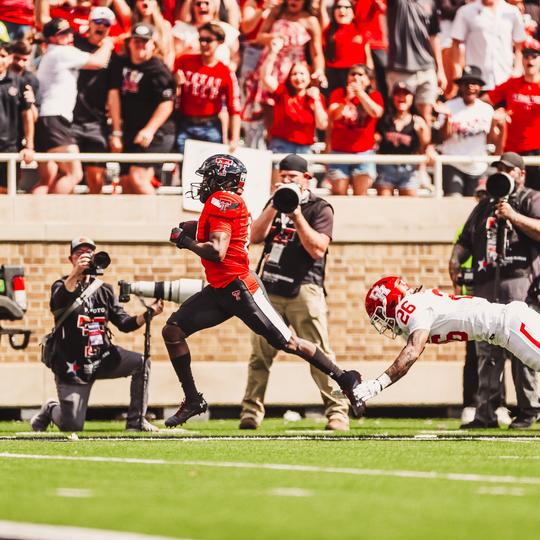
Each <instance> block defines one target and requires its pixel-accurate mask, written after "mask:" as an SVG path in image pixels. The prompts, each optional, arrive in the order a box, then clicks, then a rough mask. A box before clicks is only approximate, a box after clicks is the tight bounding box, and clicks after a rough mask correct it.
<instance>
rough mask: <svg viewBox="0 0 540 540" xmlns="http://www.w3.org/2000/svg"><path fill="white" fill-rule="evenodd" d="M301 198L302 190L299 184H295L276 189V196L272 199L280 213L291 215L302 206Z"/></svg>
mask: <svg viewBox="0 0 540 540" xmlns="http://www.w3.org/2000/svg"><path fill="white" fill-rule="evenodd" d="M301 196H302V190H301V188H300V186H299V185H298V184H295V183H294V182H292V183H290V184H283V185H282V186H279V187H278V188H277V189H276V191H275V193H274V196H273V197H272V204H273V205H274V208H275V209H276V210H277V211H278V212H282V213H283V214H290V213H291V212H294V211H295V210H296V208H297V207H298V205H299V204H300V198H301Z"/></svg>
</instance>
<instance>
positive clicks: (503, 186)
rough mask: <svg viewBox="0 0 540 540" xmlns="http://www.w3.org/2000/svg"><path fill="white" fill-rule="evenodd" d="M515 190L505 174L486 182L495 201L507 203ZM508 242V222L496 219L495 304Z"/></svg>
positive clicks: (492, 176) (500, 173)
mask: <svg viewBox="0 0 540 540" xmlns="http://www.w3.org/2000/svg"><path fill="white" fill-rule="evenodd" d="M514 189H515V183H514V179H513V178H512V177H511V176H510V175H509V174H508V173H505V172H497V173H495V174H492V175H491V176H489V177H488V179H487V182H486V190H487V192H488V193H489V194H490V195H491V196H492V197H493V198H494V199H495V200H496V201H507V200H508V197H509V196H510V194H511V193H512V192H513V191H514ZM507 241H508V222H507V221H506V219H504V218H498V219H497V238H496V244H495V251H496V253H497V259H496V261H495V282H494V287H495V291H494V293H495V302H499V300H500V298H499V296H500V288H501V265H502V264H503V262H504V260H505V259H506V248H507Z"/></svg>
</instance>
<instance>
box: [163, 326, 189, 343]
mask: <svg viewBox="0 0 540 540" xmlns="http://www.w3.org/2000/svg"><path fill="white" fill-rule="evenodd" d="M161 335H162V336H163V340H164V341H165V343H171V344H174V343H179V342H180V341H182V340H183V339H184V333H183V332H182V330H181V329H180V327H178V326H176V325H175V324H166V325H165V326H164V327H163V330H162V331H161Z"/></svg>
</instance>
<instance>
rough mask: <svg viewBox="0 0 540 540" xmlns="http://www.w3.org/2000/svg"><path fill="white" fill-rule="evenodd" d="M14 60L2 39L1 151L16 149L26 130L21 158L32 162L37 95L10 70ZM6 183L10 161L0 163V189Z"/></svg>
mask: <svg viewBox="0 0 540 540" xmlns="http://www.w3.org/2000/svg"><path fill="white" fill-rule="evenodd" d="M11 62H12V55H11V51H10V49H9V46H8V44H7V43H5V42H1V41H0V152H5V153H8V152H17V151H18V150H19V148H20V134H21V133H24V139H25V147H24V148H23V149H22V150H21V157H22V159H24V161H26V162H27V163H29V162H31V161H32V160H33V159H34V124H35V120H34V115H33V111H32V106H33V103H34V94H33V92H32V88H31V87H30V86H29V85H24V82H23V81H22V80H21V78H20V77H19V76H18V75H16V74H15V73H13V72H11V71H9V66H10V65H11ZM21 126H22V129H21ZM6 186H7V164H6V163H5V162H0V191H5V187H6Z"/></svg>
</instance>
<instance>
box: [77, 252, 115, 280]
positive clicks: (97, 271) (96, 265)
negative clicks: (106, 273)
mask: <svg viewBox="0 0 540 540" xmlns="http://www.w3.org/2000/svg"><path fill="white" fill-rule="evenodd" d="M110 264H111V258H110V257H109V254H108V253H107V252H106V251H98V252H97V253H94V255H92V259H91V260H90V266H89V267H88V268H87V269H86V270H85V271H84V272H83V274H84V275H86V276H102V275H103V270H105V268H107V267H108V266H109V265H110Z"/></svg>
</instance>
